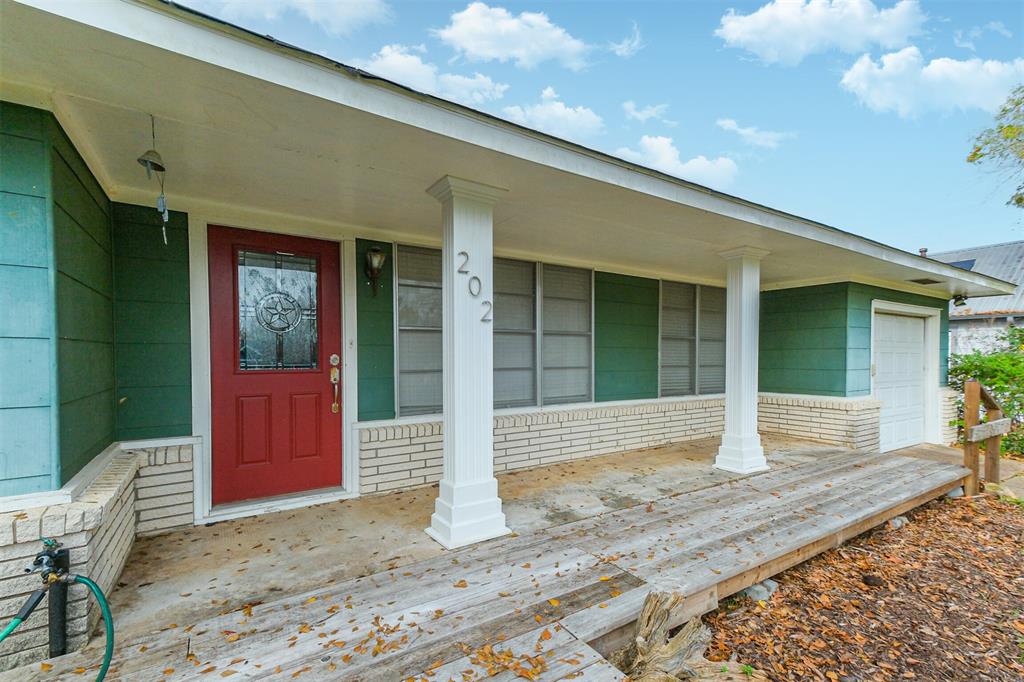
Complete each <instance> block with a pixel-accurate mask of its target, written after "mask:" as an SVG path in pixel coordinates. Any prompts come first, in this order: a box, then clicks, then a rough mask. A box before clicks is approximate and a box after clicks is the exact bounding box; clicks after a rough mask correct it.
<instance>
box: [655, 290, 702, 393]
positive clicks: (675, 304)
mask: <svg viewBox="0 0 1024 682" xmlns="http://www.w3.org/2000/svg"><path fill="white" fill-rule="evenodd" d="M696 352H697V287H696V286H694V285H693V284H683V283H681V282H662V283H661V395H663V396H673V395H693V394H694V393H695V392H696V391H695V390H694V385H695V378H694V373H695V368H696V365H697V363H696V361H695V355H696Z"/></svg>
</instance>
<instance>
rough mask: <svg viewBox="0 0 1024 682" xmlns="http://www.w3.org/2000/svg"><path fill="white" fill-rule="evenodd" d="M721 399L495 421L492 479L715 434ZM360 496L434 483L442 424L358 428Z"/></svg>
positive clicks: (718, 430) (538, 414)
mask: <svg viewBox="0 0 1024 682" xmlns="http://www.w3.org/2000/svg"><path fill="white" fill-rule="evenodd" d="M723 424H724V400H723V399H722V398H696V399H682V400H673V401H654V402H650V403H640V404H626V405H608V406H593V407H583V408H577V409H567V410H541V411H537V412H530V413H524V414H514V415H498V416H496V417H495V418H494V469H495V471H496V472H499V471H507V470H512V469H522V468H526V467H534V466H542V465H545V464H553V463H555V462H564V461H567V460H572V459H581V458H584V457H594V456H596V455H604V454H608V453H612V452H621V451H624V450H637V449H640V448H649V447H655V446H658V445H667V444H669V443H678V442H682V441H687V440H697V439H700V438H708V437H711V436H715V435H717V434H719V433H721V431H722V428H723ZM356 428H357V429H358V430H359V467H360V470H359V471H360V478H359V481H360V485H359V487H360V492H361V493H363V494H366V493H375V492H384V491H388V490H397V489H401V488H412V487H415V486H419V485H424V484H427V483H433V482H434V481H437V480H440V478H441V472H442V460H441V422H440V421H431V422H424V423H415V424H393V425H388V426H373V425H372V424H371V425H366V426H360V425H357V426H356Z"/></svg>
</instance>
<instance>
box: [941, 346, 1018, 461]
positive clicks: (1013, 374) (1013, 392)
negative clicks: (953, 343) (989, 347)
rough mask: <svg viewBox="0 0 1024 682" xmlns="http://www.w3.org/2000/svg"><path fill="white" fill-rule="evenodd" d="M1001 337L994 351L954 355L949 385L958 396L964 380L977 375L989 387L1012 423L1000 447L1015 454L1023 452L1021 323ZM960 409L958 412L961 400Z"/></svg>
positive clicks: (976, 377)
mask: <svg viewBox="0 0 1024 682" xmlns="http://www.w3.org/2000/svg"><path fill="white" fill-rule="evenodd" d="M1003 338H1004V345H1003V346H1002V348H999V349H997V350H995V351H994V352H989V353H970V354H968V355H954V356H953V357H952V358H951V362H950V367H949V386H950V388H953V389H955V390H957V391H958V392H959V393H960V394H961V396H962V395H963V389H964V381H966V380H967V379H977V380H978V381H980V382H981V384H982V385H983V386H984V387H985V388H987V389H988V390H989V391H991V392H992V395H993V397H995V399H996V400H997V401H999V404H1000V405H1001V406H1002V408H1003V412H1004V414H1005V415H1006V416H1007V417H1010V418H1011V419H1013V424H1014V427H1015V428H1014V431H1013V432H1012V433H1010V434H1009V435H1007V436H1006V437H1005V438H1003V451H1004V452H1012V453H1015V454H1018V455H1019V454H1024V428H1022V427H1021V425H1022V424H1024V327H1010V328H1009V329H1008V330H1007V331H1006V334H1005V336H1004V337H1003ZM961 403H962V398H961ZM960 411H961V414H962V413H963V405H962V404H961V405H960ZM960 425H961V426H962V425H963V422H962V421H961V422H960Z"/></svg>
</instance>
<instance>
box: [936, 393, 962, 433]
mask: <svg viewBox="0 0 1024 682" xmlns="http://www.w3.org/2000/svg"><path fill="white" fill-rule="evenodd" d="M959 397H960V394H959V393H957V392H956V391H954V390H953V389H951V388H946V387H944V388H941V389H939V428H940V429H941V430H942V442H943V443H944V444H946V445H952V444H954V443H956V441H957V438H958V437H959V433H958V430H957V427H956V425H952V426H951V425H950V422H952V421H956V419H957V417H959V416H960V415H959V411H958V409H957V404H956V403H957V398H959Z"/></svg>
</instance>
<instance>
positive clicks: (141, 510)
mask: <svg viewBox="0 0 1024 682" xmlns="http://www.w3.org/2000/svg"><path fill="white" fill-rule="evenodd" d="M134 452H136V453H138V454H139V456H140V457H142V460H141V461H140V466H139V477H138V479H137V480H136V481H135V490H136V500H135V512H136V514H137V517H138V518H137V522H136V532H137V533H138V534H139V535H155V534H157V533H163V532H165V531H168V530H173V529H175V528H185V527H188V526H191V525H192V521H193V507H192V499H193V494H194V490H193V486H192V446H191V445H172V446H168V447H158V448H147V449H144V450H135V451H134Z"/></svg>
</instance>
